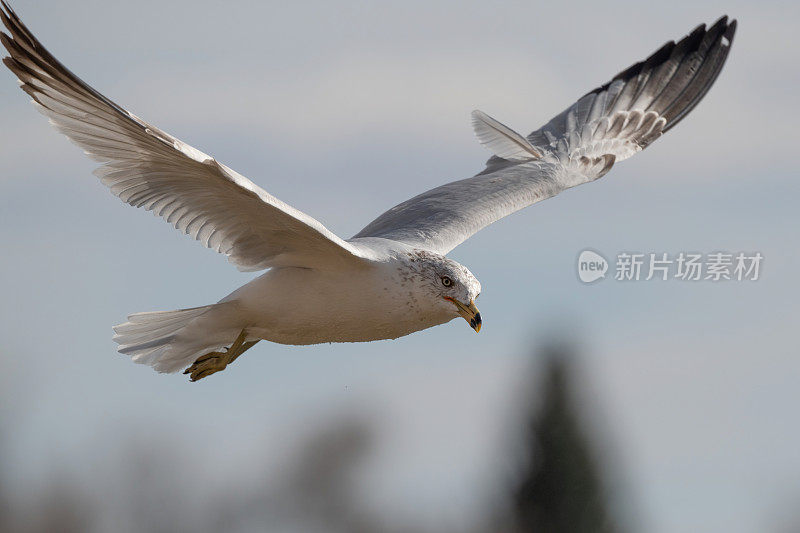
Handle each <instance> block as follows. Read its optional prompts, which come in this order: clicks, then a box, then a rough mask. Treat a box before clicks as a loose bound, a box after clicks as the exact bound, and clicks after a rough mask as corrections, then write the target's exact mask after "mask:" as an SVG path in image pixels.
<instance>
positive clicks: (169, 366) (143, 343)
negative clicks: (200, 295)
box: [114, 304, 218, 372]
mask: <svg viewBox="0 0 800 533" xmlns="http://www.w3.org/2000/svg"><path fill="white" fill-rule="evenodd" d="M215 305H218V304H215ZM215 305H206V306H203V307H194V308H191V309H179V310H177V311H157V312H149V313H136V314H133V315H130V316H129V317H128V322H126V323H124V324H119V325H117V326H114V332H115V335H114V342H116V343H117V344H119V348H118V349H117V350H118V351H119V352H120V353H123V354H125V355H130V356H131V359H132V360H133V361H134V362H136V363H140V364H145V365H149V366H152V367H153V368H154V369H155V370H157V371H159V372H177V371H178V370H181V369H183V368H184V367H186V366H187V365H189V364H191V363H192V361H193V360H194V359H193V357H194V356H195V355H196V354H197V353H198V352H201V351H203V350H205V349H207V347H206V346H198V345H197V343H195V342H191V339H186V340H187V341H189V342H177V341H178V340H179V334H180V333H181V330H183V329H184V328H186V327H187V326H188V325H189V324H191V323H192V322H193V321H195V320H196V319H198V318H200V317H201V316H203V315H204V314H206V313H207V312H208V311H209V310H211V309H212V308H213V307H215ZM212 348H213V347H212Z"/></svg>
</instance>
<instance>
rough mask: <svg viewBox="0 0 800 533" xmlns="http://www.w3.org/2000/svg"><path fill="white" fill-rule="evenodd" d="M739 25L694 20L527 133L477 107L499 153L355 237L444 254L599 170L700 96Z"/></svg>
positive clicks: (484, 137)
mask: <svg viewBox="0 0 800 533" xmlns="http://www.w3.org/2000/svg"><path fill="white" fill-rule="evenodd" d="M735 31H736V21H735V20H734V21H731V22H728V17H722V18H721V19H719V20H718V21H717V22H716V23H715V24H714V25H713V26H712V27H711V28H708V29H706V26H705V25H701V26H698V27H697V28H695V30H694V31H692V33H690V34H689V35H687V36H686V37H684V38H683V39H681V40H680V41H679V42H678V43H677V44H676V43H675V42H674V41H670V42H668V43H667V44H665V45H664V46H663V47H661V48H660V49H659V50H658V51H657V52H655V53H654V54H653V55H651V56H650V57H649V58H647V59H646V60H644V61H642V62H639V63H636V64H635V65H633V66H631V67H630V68H628V69H626V70H624V71H622V72H620V73H619V74H617V75H616V76H615V77H614V79H612V80H611V81H610V82H608V83H606V84H605V85H603V86H602V87H599V88H597V89H595V90H593V91H591V92H590V93H588V94H586V95H585V96H583V97H582V98H581V99H579V100H578V101H577V102H575V103H574V104H573V105H572V106H570V107H569V108H568V109H566V110H565V111H564V112H562V113H561V114H559V115H558V116H556V117H555V118H553V119H552V120H551V121H550V122H548V123H547V124H546V125H545V126H543V127H542V128H541V129H539V130H536V131H534V132H533V133H531V134H530V135H529V136H528V137H527V138H524V137H522V136H521V135H519V134H518V133H516V132H515V131H514V130H512V129H511V128H509V127H508V126H505V125H503V124H501V123H500V122H498V121H496V120H494V119H492V118H491V117H488V116H487V115H485V114H484V113H481V112H479V111H477V112H474V113H473V126H474V127H475V131H476V134H477V135H478V139H479V140H480V141H481V143H482V144H483V145H484V146H486V147H487V148H489V149H490V150H492V151H493V152H494V153H495V155H494V156H493V157H492V158H491V159H489V161H488V162H487V166H486V169H485V170H484V171H483V172H481V173H480V174H478V175H477V176H475V177H472V178H468V179H465V180H461V181H455V182H452V183H448V184H446V185H442V186H441V187H437V188H435V189H432V190H430V191H427V192H425V193H422V194H420V195H419V196H416V197H414V198H412V199H410V200H407V201H406V202H403V203H402V204H400V205H397V206H395V207H393V208H392V209H390V210H389V211H387V212H385V213H383V214H382V215H381V216H379V217H378V218H377V219H375V220H374V221H372V222H371V223H370V224H369V225H368V226H367V227H365V228H364V229H363V230H361V232H359V233H358V234H357V235H356V236H355V237H354V238H359V237H381V238H386V239H392V240H396V241H402V242H405V243H407V244H410V245H412V246H416V247H420V248H425V249H428V250H431V251H435V252H438V253H442V254H444V253H447V252H449V251H450V250H452V249H453V248H455V247H456V246H458V245H459V244H460V243H462V242H463V241H465V240H466V239H468V238H469V237H470V236H472V235H474V234H475V233H476V232H477V231H479V230H480V229H482V228H484V227H486V226H488V225H489V224H491V223H492V222H495V221H497V220H499V219H501V218H503V217H505V216H507V215H509V214H511V213H513V212H515V211H518V210H519V209H522V208H524V207H527V206H529V205H531V204H534V203H536V202H538V201H540V200H543V199H545V198H549V197H551V196H554V195H556V194H558V193H559V192H561V191H563V190H564V189H568V188H570V187H574V186H576V185H580V184H582V183H587V182H589V181H593V180H596V179H598V178H600V177H602V176H603V175H605V174H606V173H607V172H608V171H609V170H610V169H611V167H612V166H613V165H614V163H615V162H616V161H621V160H623V159H627V158H628V157H630V156H632V155H633V154H635V153H636V152H639V151H641V150H643V149H644V148H645V147H647V146H648V145H649V144H650V143H652V142H653V141H654V140H656V139H657V138H659V137H660V136H661V135H662V134H663V133H664V132H666V131H667V130H669V129H670V128H672V127H673V126H674V125H675V124H677V123H678V122H679V121H680V120H681V119H682V118H683V117H684V116H686V114H687V113H689V111H691V110H692V109H693V108H694V106H696V105H697V103H698V102H699V101H700V100H701V99H702V98H703V96H704V95H705V94H706V92H708V90H709V88H710V87H711V85H712V84H713V83H714V81H715V80H716V78H717V76H718V75H719V73H720V71H721V70H722V66H723V64H724V63H725V59H726V58H727V56H728V52H729V51H730V47H731V44H732V42H733V35H734V33H735Z"/></svg>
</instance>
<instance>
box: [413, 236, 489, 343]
mask: <svg viewBox="0 0 800 533" xmlns="http://www.w3.org/2000/svg"><path fill="white" fill-rule="evenodd" d="M407 262H408V263H407V264H408V265H409V266H410V267H411V271H412V272H413V277H414V283H415V285H417V286H418V287H419V289H421V292H420V294H421V296H422V297H423V298H425V300H426V303H427V305H428V306H431V307H433V308H434V309H436V310H437V312H440V313H441V314H443V315H446V316H448V317H449V318H448V320H450V319H453V318H456V317H459V316H460V317H463V318H464V320H466V321H467V322H468V323H469V325H470V327H472V329H474V330H475V331H476V332H477V331H480V330H481V314H480V312H479V311H478V308H477V307H475V298H477V297H478V296H479V295H480V293H481V284H480V282H479V281H478V280H477V279H476V278H475V276H473V275H472V272H470V271H469V269H468V268H467V267H465V266H464V265H461V264H459V263H456V262H455V261H453V260H452V259H448V258H447V257H444V256H443V255H438V254H434V253H431V252H426V251H420V250H415V251H414V252H413V253H411V254H409V256H408V258H407Z"/></svg>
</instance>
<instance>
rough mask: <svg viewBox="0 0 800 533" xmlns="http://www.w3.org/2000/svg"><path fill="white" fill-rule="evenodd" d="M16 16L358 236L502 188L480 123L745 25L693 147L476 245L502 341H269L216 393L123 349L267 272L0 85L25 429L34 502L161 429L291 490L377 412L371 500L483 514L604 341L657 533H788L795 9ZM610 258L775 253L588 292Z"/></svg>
mask: <svg viewBox="0 0 800 533" xmlns="http://www.w3.org/2000/svg"><path fill="white" fill-rule="evenodd" d="M223 6H224V7H223ZM14 7H15V8H16V10H17V12H18V13H19V15H20V16H21V17H22V18H23V20H24V21H25V22H26V23H27V24H28V25H29V27H30V28H31V29H32V30H33V31H34V32H35V33H36V35H37V36H38V37H39V38H40V39H41V40H42V41H43V43H44V44H45V46H47V47H48V48H49V50H50V51H51V52H52V53H53V54H54V55H55V56H56V57H58V58H59V59H60V60H61V61H62V62H64V63H65V64H66V65H67V66H68V67H69V68H70V69H71V70H73V71H74V72H75V73H77V74H78V75H79V76H80V77H82V78H83V79H84V80H86V81H87V82H89V83H90V84H92V85H93V86H94V87H96V88H97V89H98V90H100V91H101V92H103V93H104V94H106V95H107V96H109V97H110V98H112V99H113V100H115V101H116V102H118V103H119V104H121V105H123V106H125V107H126V108H128V109H129V110H131V111H132V112H133V113H135V114H137V115H139V116H141V117H143V118H144V119H145V120H148V121H150V122H152V123H154V124H156V125H158V126H159V127H161V128H162V129H164V130H166V131H169V132H170V133H172V134H174V135H176V136H178V137H179V138H181V139H182V140H184V141H186V142H188V143H190V144H192V145H194V146H195V147H197V148H199V149H201V150H203V151H204V152H207V153H210V154H213V155H214V156H215V157H216V158H217V159H219V160H220V161H222V162H224V163H226V164H227V165H229V166H231V167H232V168H234V169H236V170H237V171H239V172H241V173H242V174H244V175H246V176H248V177H249V178H251V179H252V180H253V181H255V182H256V183H258V184H259V185H260V186H262V187H263V188H265V189H266V190H267V191H269V192H270V193H271V194H273V195H275V196H277V197H278V198H280V199H282V200H284V201H285V202H287V203H289V204H291V205H294V206H295V207H297V208H299V209H301V210H303V211H305V212H307V213H309V214H310V215H312V216H314V217H315V218H317V219H319V220H320V221H322V222H323V223H324V224H326V225H327V226H328V227H329V228H330V229H331V230H332V231H334V232H336V233H337V234H339V235H341V236H343V237H350V236H351V235H352V234H354V233H356V232H357V231H358V230H359V229H360V228H361V227H363V226H364V225H366V223H367V222H369V221H370V220H371V219H372V218H374V217H375V216H376V215H378V214H379V213H380V212H382V211H383V210H384V209H386V208H388V207H391V206H392V205H394V204H396V203H398V202H399V201H402V200H405V199H407V198H409V197H411V196H413V195H415V194H418V193H419V192H422V191H424V190H426V189H427V188H431V187H433V186H436V185H438V184H441V183H443V182H445V181H449V180H452V179H460V178H464V177H468V176H471V175H473V174H475V173H477V172H479V171H480V170H482V168H483V163H484V161H485V160H486V159H487V158H488V156H489V153H488V152H486V151H485V150H484V149H483V148H482V147H481V146H480V145H479V144H478V143H477V141H476V140H475V139H474V137H473V135H472V132H471V128H470V124H469V113H470V111H471V110H472V109H475V108H479V109H482V110H483V111H485V112H487V113H489V114H491V115H492V116H495V117H496V118H498V119H499V120H501V121H503V122H505V123H507V124H508V125H510V126H512V127H514V128H516V129H518V130H519V131H522V132H524V133H525V134H527V133H529V132H530V131H532V130H534V129H536V128H538V127H539V126H540V125H541V124H543V123H544V122H546V121H547V120H548V119H549V118H550V117H552V116H553V115H555V114H557V113H558V112H560V111H561V110H562V109H563V108H565V107H566V106H567V105H569V104H571V103H572V102H573V101H574V100H575V99H576V98H577V97H579V96H581V95H582V94H584V93H586V92H587V91H589V90H591V89H592V88H594V87H596V86H597V85H599V84H601V83H604V82H605V81H607V80H608V79H610V78H611V76H613V75H614V74H615V73H617V72H618V71H620V70H622V69H623V68H625V67H627V66H628V65H630V64H631V63H633V62H635V61H638V60H640V59H643V58H645V57H646V56H647V55H649V54H650V53H651V52H652V51H654V50H655V49H656V48H658V47H659V46H660V45H661V44H663V42H665V41H667V40H669V39H677V38H679V37H681V36H683V35H684V34H685V33H687V32H688V31H690V30H691V29H692V28H693V27H694V26H695V25H696V24H698V23H700V22H707V23H711V22H713V21H714V20H716V19H717V18H718V17H719V16H720V15H722V14H725V13H727V14H728V15H730V16H732V17H735V18H738V19H739V29H738V33H737V35H736V38H735V42H734V46H733V50H732V52H731V55H730V57H729V59H728V63H727V64H726V67H725V69H724V70H723V72H722V74H721V76H720V78H719V80H718V81H717V83H716V85H715V86H714V87H713V88H712V90H711V91H710V92H709V94H708V95H707V97H706V98H705V100H704V101H703V102H702V103H701V104H700V105H699V106H698V107H697V108H696V109H695V110H694V111H693V112H692V114H691V115H690V116H689V117H688V118H686V119H685V120H684V121H683V122H682V123H681V124H680V125H679V126H677V127H676V128H675V129H673V130H671V131H670V132H669V133H668V134H667V135H666V136H665V137H664V138H662V139H660V140H659V141H657V142H656V143H655V144H654V145H652V146H651V147H649V148H648V149H647V150H646V151H645V152H644V153H642V154H638V155H636V156H635V157H633V158H632V159H631V160H628V161H625V162H623V163H620V164H619V165H617V166H615V167H614V169H613V170H612V171H611V172H610V173H609V174H608V175H607V176H606V177H604V178H603V179H601V180H600V181H598V182H597V183H593V184H589V185H586V186H582V187H580V188H577V189H575V190H571V191H567V192H566V193H563V194H562V195H560V196H558V197H556V198H553V199H550V200H547V201H545V202H543V203H541V204H539V205H537V206H534V207H532V208H530V209H527V210H525V211H523V212H521V213H519V214H516V215H514V216H512V217H509V218H507V219H505V220H503V221H501V222H499V223H497V224H495V225H493V226H491V227H490V228H487V229H486V230H484V231H482V232H480V233H479V234H478V235H476V236H475V237H473V238H472V239H471V240H469V241H468V242H466V243H465V244H464V245H462V246H460V247H459V248H457V249H456V250H455V251H454V252H452V254H451V257H453V258H454V259H456V260H457V261H459V262H462V263H464V264H465V265H467V266H468V267H469V268H470V270H471V271H472V272H473V273H474V274H475V275H476V276H477V277H478V279H479V280H480V281H481V283H482V286H483V292H482V295H481V298H480V300H479V301H478V302H477V303H478V304H479V306H480V309H481V313H482V315H483V317H484V327H483V330H482V331H481V333H480V334H478V335H475V333H474V332H473V331H472V330H471V329H470V328H469V327H468V326H467V325H466V324H464V322H463V321H461V320H458V321H453V322H451V323H449V324H447V325H445V326H442V327H438V328H434V329H432V330H428V331H425V332H421V333H417V334H414V335H412V336H409V337H406V338H403V339H400V340H396V341H391V342H389V341H387V342H378V343H370V344H357V345H322V346H316V347H304V348H298V347H286V346H278V345H274V344H269V343H266V342H264V343H261V344H259V345H258V346H257V347H256V348H254V349H253V350H251V351H250V352H248V354H247V355H246V357H243V358H241V359H240V360H239V361H237V362H236V364H235V365H233V366H232V367H230V368H229V369H227V370H226V371H225V372H224V373H223V374H219V375H215V376H213V377H212V378H210V379H207V380H204V381H202V382H200V383H197V384H190V383H188V382H187V380H186V379H184V377H183V376H163V375H158V374H156V373H154V372H153V371H152V370H150V369H149V368H146V367H143V366H138V365H134V364H132V363H131V362H130V361H129V360H128V359H127V358H126V357H124V356H122V355H119V354H116V353H115V345H114V343H113V342H112V341H111V326H112V325H113V324H116V323H119V322H122V321H124V320H123V319H124V318H125V316H126V315H127V314H129V313H132V312H137V311H148V310H160V309H174V308H184V307H191V306H196V305H203V304H207V303H211V302H215V301H217V300H219V299H220V298H222V297H223V296H225V295H226V294H228V293H229V292H230V291H231V290H233V289H235V288H236V287H237V286H239V285H241V284H243V283H245V282H246V281H247V280H249V279H250V278H251V277H252V274H242V273H239V272H237V271H236V269H235V268H233V267H232V266H231V265H229V264H228V263H227V262H226V261H225V259H224V257H222V256H219V255H215V254H214V253H213V252H211V251H209V250H206V249H204V248H203V247H202V246H200V245H198V244H197V243H195V242H192V240H191V239H189V238H187V237H185V236H183V235H180V234H179V233H178V232H176V231H174V230H172V229H171V228H170V227H169V226H168V225H166V224H164V223H163V222H162V221H160V220H158V219H156V218H155V217H153V216H152V215H150V214H147V213H145V212H137V211H136V210H134V209H132V208H130V207H128V206H125V205H124V204H122V203H121V202H119V201H118V200H117V199H115V198H114V197H113V196H112V195H110V194H109V193H108V192H107V191H106V190H105V189H104V188H103V187H102V185H101V184H100V183H99V182H98V181H97V180H96V179H95V178H94V177H93V176H92V175H91V170H92V169H93V168H94V165H95V164H94V163H93V162H91V161H90V160H88V158H86V157H85V156H83V155H82V154H81V153H80V151H79V150H78V149H76V148H75V147H74V146H72V145H70V144H69V143H68V142H67V141H66V140H65V139H64V138H63V137H61V136H59V135H58V134H57V133H55V132H54V131H53V130H52V129H50V128H49V127H48V125H47V122H46V121H45V120H44V119H43V118H42V117H41V116H40V115H38V114H37V113H36V112H35V111H34V109H33V108H32V107H31V106H30V105H29V104H28V103H27V100H28V98H27V96H26V95H24V94H23V93H21V92H20V91H19V90H18V88H17V87H16V84H15V83H14V81H15V80H14V79H13V76H12V75H11V74H10V73H9V72H5V74H2V75H0V116H2V117H3V121H2V124H3V127H2V129H0V239H2V242H3V244H4V247H5V253H4V254H3V259H2V260H0V280H2V281H0V283H2V287H3V292H2V294H3V296H4V303H3V304H2V305H0V338H2V339H3V342H2V344H0V354H2V363H3V371H2V376H0V386H1V387H2V392H3V397H2V407H1V408H0V415H2V417H3V419H4V420H5V425H6V427H5V434H6V438H7V440H8V441H9V444H10V445H11V450H10V453H11V456H12V457H13V459H14V461H13V463H14V465H15V466H14V475H15V476H16V478H17V479H18V480H19V483H20V486H21V487H22V486H24V487H27V488H28V489H29V490H36V486H37V483H40V482H43V481H42V480H46V479H47V478H48V476H50V475H51V474H52V473H53V472H58V471H62V470H67V471H69V472H73V471H74V472H78V473H79V475H81V476H83V478H84V479H86V480H87V483H90V482H91V480H92V479H93V478H92V475H93V474H92V473H93V472H94V473H96V471H97V468H99V467H100V466H101V465H103V468H106V467H108V465H109V464H113V460H114V457H115V456H114V455H113V450H114V449H115V448H117V447H119V444H120V443H121V442H122V441H124V440H127V439H131V438H133V437H134V436H135V438H136V439H137V440H138V441H139V442H146V443H149V442H151V441H150V439H152V442H154V443H166V444H163V445H164V446H165V447H168V448H171V449H170V450H169V451H168V452H165V454H166V455H168V456H175V457H178V458H182V459H183V460H186V461H190V460H195V459H201V460H203V461H204V463H207V464H208V465H209V466H208V471H207V472H206V473H205V474H203V475H206V476H211V477H214V476H223V477H224V476H231V479H236V476H240V477H243V478H247V476H253V475H255V474H254V473H253V472H252V461H253V460H255V459H254V458H258V460H259V461H262V460H263V457H265V456H267V457H269V458H271V461H272V464H271V466H270V465H267V468H268V469H269V468H278V465H279V464H280V462H281V460H282V458H284V457H286V456H287V454H289V453H291V451H292V447H293V446H294V444H295V443H296V442H298V441H299V440H300V439H302V438H303V437H304V436H305V435H307V433H308V431H309V429H310V428H311V427H312V426H313V424H314V423H315V422H316V421H319V420H323V419H325V418H326V417H328V416H333V415H334V414H335V413H337V412H338V411H339V410H342V409H349V408H360V409H365V410H366V412H367V413H368V414H370V415H372V416H374V417H375V418H376V419H380V420H381V426H380V429H381V431H382V433H381V434H380V445H381V447H380V451H379V453H378V454H377V455H376V457H374V458H373V459H372V462H371V468H370V469H369V471H368V472H367V473H366V474H365V476H364V487H365V489H364V491H365V494H366V495H367V497H368V498H370V500H371V501H372V503H373V504H374V505H375V506H376V508H378V509H384V510H386V511H387V512H392V513H403V514H406V515H407V514H410V515H412V516H415V517H417V519H418V520H420V521H421V522H423V523H425V522H430V521H432V520H444V521H446V522H447V523H449V524H459V523H467V522H468V521H469V519H470V518H471V517H472V516H473V514H471V513H475V509H474V508H473V505H474V504H475V502H477V501H480V499H481V497H482V496H483V494H482V493H480V492H479V490H478V489H476V488H475V487H476V486H480V485H481V484H484V485H485V484H486V483H484V482H486V480H487V476H490V475H491V474H492V473H493V472H494V471H495V467H496V466H498V464H499V463H502V460H503V454H504V453H505V449H504V446H505V444H506V443H505V440H504V439H503V437H504V436H505V433H506V432H507V430H508V427H509V424H510V423H511V422H513V416H512V415H513V413H509V409H508V408H509V406H510V405H512V404H513V399H514V398H515V395H516V394H519V393H520V392H521V391H522V392H524V387H525V386H526V384H525V383H520V380H519V378H518V376H519V375H520V370H521V369H523V368H526V367H527V365H528V360H527V357H528V355H529V353H530V351H531V346H532V345H533V344H534V343H535V342H536V341H537V340H540V339H542V338H546V337H547V336H548V335H550V334H551V332H552V331H554V330H555V331H558V332H560V333H561V334H566V335H568V336H574V338H575V340H576V341H577V342H579V343H580V346H581V347H582V348H583V362H584V363H585V365H584V367H583V376H582V377H583V381H584V388H583V396H582V397H583V399H584V401H585V403H586V405H587V409H590V411H589V412H590V413H594V418H593V420H594V421H595V422H596V424H595V425H596V426H597V428H598V431H599V433H600V434H601V437H603V438H604V439H605V441H606V442H607V443H609V448H610V451H609V454H610V455H611V456H612V457H613V462H614V465H613V466H614V468H615V469H616V471H617V474H618V477H619V485H620V487H619V491H620V492H619V496H620V499H622V500H624V501H625V502H627V503H629V505H630V508H631V511H630V512H631V513H632V514H633V515H634V516H633V517H632V520H633V523H634V524H636V525H637V526H638V527H640V529H641V530H642V531H648V532H654V533H672V532H676V533H677V532H684V531H725V532H726V533H739V532H741V533H744V532H750V531H770V530H775V528H777V527H778V524H779V523H780V520H781V519H782V517H783V516H784V515H785V514H787V513H791V510H792V508H793V507H794V506H796V504H797V502H798V501H800V429H798V427H800V425H798V415H797V404H798V401H800V392H798V381H800V358H799V357H798V353H797V348H796V344H797V341H796V329H797V326H796V324H797V320H798V317H800V313H799V312H800V305H798V301H797V298H796V295H797V294H798V289H800V282H799V281H798V276H797V273H796V269H797V266H798V265H800V252H798V247H797V238H796V233H797V228H798V224H799V223H800V215H798V211H797V209H796V208H795V206H794V203H795V201H796V199H797V198H798V196H800V185H798V182H797V171H796V168H795V167H796V163H795V160H796V151H797V148H796V146H795V144H796V140H797V128H796V124H795V121H796V117H797V116H798V113H799V112H800V109H798V105H797V103H796V91H797V87H798V86H799V85H798V84H800V68H798V67H800V65H798V60H797V54H796V50H795V46H796V45H795V44H794V41H795V40H796V20H797V18H798V16H800V9H799V8H798V4H797V3H789V2H785V3H778V2H774V3H769V2H767V3H759V4H758V5H756V4H754V3H751V2H717V1H712V2H704V3H703V4H702V5H699V4H698V3H696V2H677V3H669V4H663V3H662V4H657V3H641V2H620V1H611V2H606V3H604V4H603V6H602V7H599V6H598V4H597V3H596V2H589V1H586V2H577V3H571V4H568V3H563V2H547V3H537V2H428V1H426V2H403V3H391V4H390V3H372V2H336V3H330V2H309V3H305V4H302V5H301V4H299V3H285V2H281V3H274V4H273V3H270V2H255V1H230V2H226V3H224V4H222V3H214V2H205V1H198V0H194V1H191V2H190V1H188V0H187V1H184V0H178V1H172V2H168V3H165V2H155V1H141V2H137V3H136V8H135V9H133V8H132V5H131V4H130V3H120V2H107V1H99V0H97V1H94V0H92V1H87V0H74V1H72V2H54V1H38V2H25V1H23V0H17V1H16V2H14ZM585 248H592V249H595V250H598V251H600V252H602V253H604V254H605V255H606V256H607V257H611V256H613V255H615V254H616V253H617V252H620V251H641V252H669V253H677V252H680V251H699V252H704V253H710V252H715V251H720V250H723V251H730V252H738V251H747V252H753V251H760V252H761V253H762V254H763V255H764V257H765V259H764V264H763V270H762V274H761V279H760V280H759V281H757V282H751V283H747V282H727V283H719V284H715V283H711V282H698V283H683V284H682V283H679V282H638V283H628V284H623V283H618V282H614V281H612V280H604V281H602V282H599V283H597V284H595V285H592V286H585V285H582V284H581V283H580V282H579V281H578V279H577V277H576V274H575V264H574V263H575V259H576V257H577V255H578V253H579V252H580V251H581V250H583V249H585ZM154 446H155V444H154ZM221 449H225V450H226V453H225V454H224V455H223V456H221V455H220V454H219V450H221Z"/></svg>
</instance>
